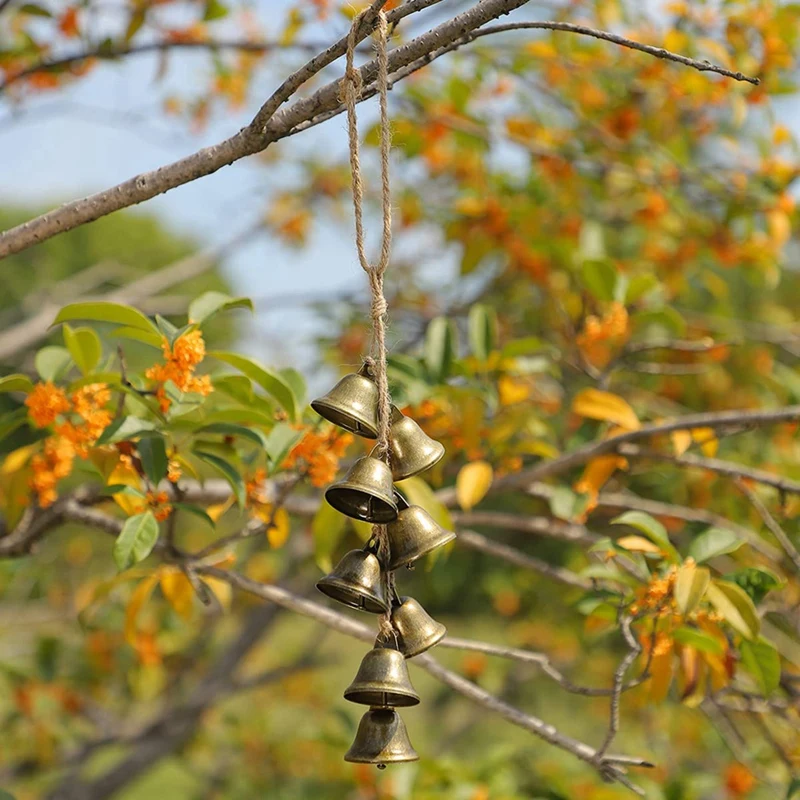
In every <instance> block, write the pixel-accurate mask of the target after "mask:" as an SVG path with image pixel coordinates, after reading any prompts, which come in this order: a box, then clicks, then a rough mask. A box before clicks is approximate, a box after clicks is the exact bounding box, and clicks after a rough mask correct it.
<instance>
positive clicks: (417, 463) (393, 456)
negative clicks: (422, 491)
mask: <svg viewBox="0 0 800 800" xmlns="http://www.w3.org/2000/svg"><path fill="white" fill-rule="evenodd" d="M391 421H392V426H391V428H390V430H389V453H390V457H389V463H390V464H391V465H392V477H393V478H394V479H395V480H396V481H402V480H405V479H406V478H410V477H412V476H413V475H418V474H419V473H420V472H425V470H426V469H430V468H431V467H432V466H433V465H434V464H435V463H436V462H437V461H439V459H440V458H441V457H442V456H443V455H444V445H443V444H442V443H441V442H437V441H436V440H435V439H431V437H430V436H428V434H427V433H425V431H423V430H422V428H420V426H419V425H417V423H416V422H415V421H414V420H413V419H411V417H407V416H405V415H404V414H403V413H402V412H401V411H400V409H399V408H397V406H392V420H391Z"/></svg>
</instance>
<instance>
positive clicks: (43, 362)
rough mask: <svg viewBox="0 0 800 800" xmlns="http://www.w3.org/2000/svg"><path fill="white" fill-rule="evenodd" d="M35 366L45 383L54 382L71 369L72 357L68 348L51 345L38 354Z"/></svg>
mask: <svg viewBox="0 0 800 800" xmlns="http://www.w3.org/2000/svg"><path fill="white" fill-rule="evenodd" d="M33 364H34V366H35V367H36V371H37V372H38V373H39V375H40V376H41V378H42V380H43V381H54V380H56V378H58V377H60V376H61V375H63V374H64V373H65V372H66V371H67V370H68V369H69V367H70V365H71V364H72V357H71V356H70V354H69V350H67V348H66V347H59V346H57V345H50V346H48V347H43V348H42V349H41V350H40V351H39V352H38V353H37V354H36V357H35V358H34V359H33Z"/></svg>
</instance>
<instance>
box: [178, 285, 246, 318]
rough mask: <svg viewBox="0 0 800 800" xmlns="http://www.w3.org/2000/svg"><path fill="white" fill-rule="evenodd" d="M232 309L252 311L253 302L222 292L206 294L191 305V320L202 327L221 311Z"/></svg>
mask: <svg viewBox="0 0 800 800" xmlns="http://www.w3.org/2000/svg"><path fill="white" fill-rule="evenodd" d="M231 308H248V309H250V311H252V310H253V301H252V300H251V299H250V298H249V297H231V296H230V295H227V294H223V293H222V292H205V293H204V294H201V295H200V297H198V298H196V299H195V300H192V302H191V303H190V304H189V319H190V320H191V321H192V322H194V323H195V324H197V325H202V324H203V323H204V322H208V320H210V319H211V317H213V316H214V315H215V314H218V313H219V312H220V311H227V310H228V309H231Z"/></svg>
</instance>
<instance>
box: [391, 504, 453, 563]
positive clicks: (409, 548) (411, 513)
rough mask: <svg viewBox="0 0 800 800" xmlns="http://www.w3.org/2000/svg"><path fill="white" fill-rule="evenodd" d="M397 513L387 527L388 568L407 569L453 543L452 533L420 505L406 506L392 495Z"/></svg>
mask: <svg viewBox="0 0 800 800" xmlns="http://www.w3.org/2000/svg"><path fill="white" fill-rule="evenodd" d="M395 497H396V498H397V507H398V509H399V510H398V514H397V519H396V520H395V521H394V522H390V523H389V524H388V525H387V526H386V530H387V533H388V535H389V552H390V553H391V556H390V560H389V564H388V566H387V569H389V570H394V569H399V568H400V567H402V566H408V565H410V564H411V563H413V562H414V561H416V560H417V559H418V558H421V557H422V556H424V555H427V554H428V553H430V552H431V551H432V550H435V549H436V548H437V547H441V546H442V545H443V544H447V543H448V542H452V541H453V539H455V538H456V535H455V533H453V532H452V531H446V530H445V529H444V528H442V527H441V526H440V525H439V524H437V522H436V521H435V520H434V519H433V517H431V515H430V514H429V513H428V512H427V511H426V510H425V509H424V508H420V506H409V505H408V503H407V502H406V500H405V498H404V497H403V496H402V495H401V494H399V493H398V492H395Z"/></svg>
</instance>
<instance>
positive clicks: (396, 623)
mask: <svg viewBox="0 0 800 800" xmlns="http://www.w3.org/2000/svg"><path fill="white" fill-rule="evenodd" d="M392 625H393V627H394V629H395V631H396V632H397V634H398V638H399V646H398V647H399V650H400V652H401V653H402V654H403V655H404V656H405V657H406V658H413V657H414V656H418V655H419V654H420V653H424V652H425V651H426V650H429V649H430V648H431V647H433V646H434V645H435V644H436V643H437V642H439V641H441V640H442V639H443V638H444V635H445V634H446V633H447V628H445V626H444V625H442V623H441V622H437V621H436V620H435V619H433V617H431V616H430V615H429V614H428V612H427V611H426V610H425V609H424V608H423V607H422V606H421V605H420V604H419V603H418V602H417V601H416V600H415V599H414V598H413V597H401V598H400V603H399V605H393V606H392Z"/></svg>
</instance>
